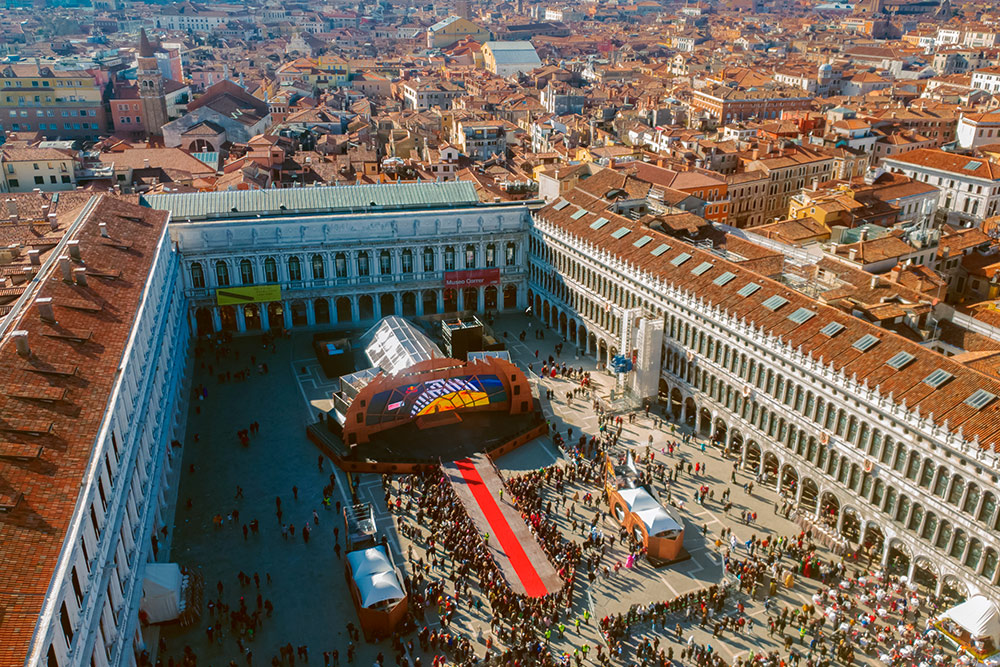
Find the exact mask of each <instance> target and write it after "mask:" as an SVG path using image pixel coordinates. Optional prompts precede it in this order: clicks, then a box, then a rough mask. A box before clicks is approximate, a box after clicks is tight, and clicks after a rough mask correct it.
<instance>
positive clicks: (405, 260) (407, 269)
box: [399, 248, 413, 273]
mask: <svg viewBox="0 0 1000 667" xmlns="http://www.w3.org/2000/svg"><path fill="white" fill-rule="evenodd" d="M399 263H400V267H401V268H402V270H403V273H413V251H412V250H410V249H409V248H407V249H406V250H404V251H403V253H402V254H401V255H400V256H399Z"/></svg>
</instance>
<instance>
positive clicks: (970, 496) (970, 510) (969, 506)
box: [962, 484, 979, 516]
mask: <svg viewBox="0 0 1000 667" xmlns="http://www.w3.org/2000/svg"><path fill="white" fill-rule="evenodd" d="M978 504H979V487H978V486H975V485H974V484H970V485H969V492H968V493H966V494H965V503H964V504H963V505H962V511H963V512H965V513H966V514H968V515H970V516H971V515H972V514H974V513H975V511H976V506H977V505H978Z"/></svg>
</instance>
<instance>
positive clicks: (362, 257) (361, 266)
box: [358, 250, 372, 276]
mask: <svg viewBox="0 0 1000 667" xmlns="http://www.w3.org/2000/svg"><path fill="white" fill-rule="evenodd" d="M371 274H372V267H371V257H369V256H368V251H367V250H362V251H361V252H359V253H358V275H359V276H370V275H371Z"/></svg>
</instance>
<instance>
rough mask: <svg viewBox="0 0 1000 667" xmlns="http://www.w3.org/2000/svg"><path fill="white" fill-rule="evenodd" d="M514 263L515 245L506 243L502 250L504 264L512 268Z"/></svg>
mask: <svg viewBox="0 0 1000 667" xmlns="http://www.w3.org/2000/svg"><path fill="white" fill-rule="evenodd" d="M515 263H517V244H516V243H514V242H513V241H508V242H507V246H506V248H504V264H506V265H507V266H514V264H515Z"/></svg>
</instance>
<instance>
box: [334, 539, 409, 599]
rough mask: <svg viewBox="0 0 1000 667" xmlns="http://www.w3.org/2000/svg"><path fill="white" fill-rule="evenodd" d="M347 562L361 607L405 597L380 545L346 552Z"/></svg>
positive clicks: (387, 557)
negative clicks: (359, 597)
mask: <svg viewBox="0 0 1000 667" xmlns="http://www.w3.org/2000/svg"><path fill="white" fill-rule="evenodd" d="M347 562H348V563H349V564H350V566H351V576H352V577H353V579H354V584H355V586H357V587H358V593H360V595H361V605H362V606H363V607H374V606H375V605H377V604H379V603H380V602H385V601H387V600H402V599H403V598H405V597H406V593H404V592H403V588H402V586H400V581H399V577H398V576H396V570H395V569H393V567H392V562H391V561H390V560H389V556H388V554H386V552H385V547H383V546H381V545H380V546H377V547H371V548H368V549H361V550H359V551H351V552H348V554H347Z"/></svg>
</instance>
